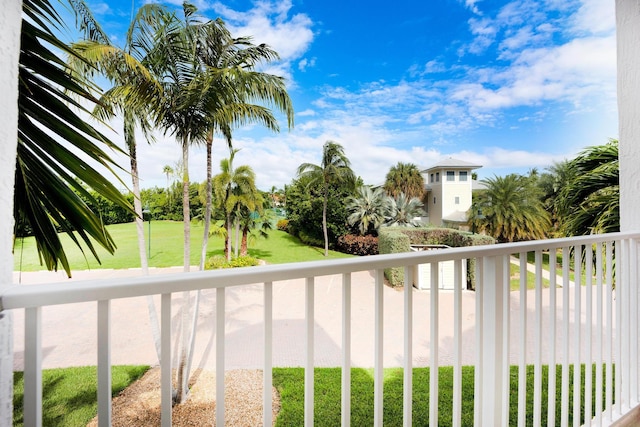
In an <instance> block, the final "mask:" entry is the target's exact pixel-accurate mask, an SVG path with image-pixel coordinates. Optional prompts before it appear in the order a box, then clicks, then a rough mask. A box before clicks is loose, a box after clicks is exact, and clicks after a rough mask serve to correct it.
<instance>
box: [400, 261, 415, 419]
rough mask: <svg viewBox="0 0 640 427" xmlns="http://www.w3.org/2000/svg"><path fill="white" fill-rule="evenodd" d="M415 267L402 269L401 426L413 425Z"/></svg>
mask: <svg viewBox="0 0 640 427" xmlns="http://www.w3.org/2000/svg"><path fill="white" fill-rule="evenodd" d="M414 269H415V266H413V265H409V266H406V267H405V268H404V370H403V375H404V381H403V390H402V395H403V400H404V402H403V404H402V408H403V416H402V425H403V426H405V427H411V425H412V424H413V421H412V418H413V414H412V408H413V281H414V277H413V272H414Z"/></svg>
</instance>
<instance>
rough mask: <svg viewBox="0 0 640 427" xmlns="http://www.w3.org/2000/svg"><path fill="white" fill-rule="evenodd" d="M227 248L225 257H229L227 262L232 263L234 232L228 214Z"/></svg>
mask: <svg viewBox="0 0 640 427" xmlns="http://www.w3.org/2000/svg"><path fill="white" fill-rule="evenodd" d="M226 226H227V246H226V247H225V248H224V249H225V251H226V253H225V255H226V256H227V261H231V236H232V231H231V215H229V214H227V224H226Z"/></svg>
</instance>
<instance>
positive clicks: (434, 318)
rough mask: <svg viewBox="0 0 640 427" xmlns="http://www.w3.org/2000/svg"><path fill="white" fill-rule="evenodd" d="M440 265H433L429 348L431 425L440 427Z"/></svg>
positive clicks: (433, 263)
mask: <svg viewBox="0 0 640 427" xmlns="http://www.w3.org/2000/svg"><path fill="white" fill-rule="evenodd" d="M439 270H440V264H439V263H435V262H432V263H431V283H430V284H431V287H430V291H429V292H430V295H429V300H430V302H431V312H430V314H429V317H430V320H429V324H430V325H431V331H430V339H429V342H430V343H431V344H430V346H429V350H430V352H429V353H430V355H429V425H430V426H437V425H438V412H439V407H438V406H439V405H438V346H439V340H438V317H439V314H438V308H439V307H438V287H439V286H440V276H439V274H438V273H439Z"/></svg>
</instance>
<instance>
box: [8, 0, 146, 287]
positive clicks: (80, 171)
mask: <svg viewBox="0 0 640 427" xmlns="http://www.w3.org/2000/svg"><path fill="white" fill-rule="evenodd" d="M72 6H73V5H72ZM74 10H76V11H77V12H78V13H79V14H78V17H79V22H81V23H83V25H84V24H85V22H86V21H85V20H84V18H83V15H82V13H81V12H82V10H80V8H76V9H74ZM23 11H24V16H25V18H24V19H23V21H22V32H21V36H22V38H21V47H20V59H19V63H20V69H19V88H18V92H19V94H18V114H19V118H18V147H17V158H16V172H15V174H16V175H15V192H14V212H15V214H14V215H15V220H16V221H15V222H16V224H27V225H28V226H29V227H30V228H31V229H32V230H33V234H34V237H35V239H36V245H37V248H38V252H39V253H40V255H41V257H42V258H41V259H42V260H43V262H44V264H45V266H46V267H47V268H48V269H50V270H57V269H58V267H59V266H61V267H62V268H63V269H64V270H65V271H66V273H67V274H68V275H71V267H70V265H69V262H68V260H67V257H66V254H65V251H64V248H63V247H62V243H61V241H60V239H59V237H58V229H61V230H62V231H65V232H66V233H68V235H69V236H70V237H71V239H72V241H73V242H74V243H76V244H77V245H78V246H79V247H80V249H81V250H83V251H84V249H83V248H82V247H81V246H80V241H83V242H84V244H85V245H86V247H87V248H88V250H89V251H90V252H91V253H92V254H93V256H94V257H95V258H96V259H98V260H99V258H98V254H97V252H96V250H95V247H94V244H95V243H97V244H98V245H100V246H102V247H104V248H105V249H106V250H107V251H108V252H110V253H113V252H114V251H115V249H116V246H115V242H114V241H113V239H112V238H111V237H110V235H109V233H108V232H107V230H106V229H105V227H104V224H103V222H102V220H101V219H100V217H99V216H98V214H97V213H95V212H93V211H92V210H91V209H90V208H89V207H88V206H87V204H85V202H84V201H83V200H82V197H84V198H86V199H87V200H90V201H92V202H93V203H95V200H94V198H93V197H92V196H91V193H90V192H89V191H88V190H87V187H90V188H91V189H93V190H95V191H96V192H97V193H98V194H100V195H102V196H104V197H105V198H107V199H109V200H111V201H113V202H114V203H116V204H118V205H120V206H123V207H125V208H126V209H128V210H129V211H133V209H132V207H131V206H130V204H129V203H128V202H127V200H126V198H125V197H124V195H123V194H121V193H120V191H118V189H117V188H116V187H115V185H113V184H112V183H111V180H109V179H107V178H106V177H103V176H101V174H100V173H98V172H97V171H96V170H95V168H93V167H92V166H91V165H90V164H89V162H87V161H85V160H84V159H83V158H82V157H80V156H78V155H77V154H75V153H74V151H73V150H72V149H69V148H68V146H67V145H64V144H62V143H60V142H59V140H58V138H56V137H55V136H53V135H57V136H59V137H60V138H61V139H63V140H66V141H68V142H69V143H71V145H73V146H74V147H75V149H77V150H79V151H81V152H83V153H84V154H85V155H86V156H87V157H88V158H90V159H92V161H95V162H97V163H98V164H100V165H102V166H103V167H105V168H106V169H107V170H109V171H112V172H113V171H114V168H115V167H117V166H115V163H114V162H113V161H112V160H111V159H110V157H109V156H108V155H107V154H106V152H105V151H104V150H103V148H102V146H103V147H105V148H107V149H110V150H115V151H116V152H122V150H121V149H120V148H118V147H117V146H116V145H115V144H113V143H112V142H111V141H109V139H108V138H106V137H105V136H104V135H102V134H101V133H99V132H98V131H96V130H95V129H94V128H93V127H92V126H91V125H89V124H87V123H86V122H84V121H83V120H82V119H80V118H79V117H78V115H77V114H76V113H75V112H74V111H73V110H72V109H71V108H70V107H69V106H70V105H71V106H73V107H74V108H77V109H78V110H80V111H83V112H85V113H89V111H88V109H87V107H85V105H86V104H85V102H84V101H87V102H88V103H96V102H97V101H98V99H97V98H96V97H95V96H93V95H92V94H91V92H90V91H89V90H88V89H87V87H89V86H90V83H89V82H88V81H87V80H86V79H85V78H84V77H83V76H80V75H78V74H74V73H70V72H69V71H70V70H69V68H68V66H67V64H66V63H65V62H64V61H63V60H61V59H60V58H59V56H58V55H56V54H54V53H53V52H52V50H51V49H56V50H58V51H59V52H63V53H65V54H67V55H69V56H74V57H78V58H79V59H80V60H82V58H81V57H80V56H79V55H78V53H77V52H76V51H74V49H73V48H71V47H70V46H68V45H66V44H65V43H63V42H61V41H60V40H59V39H58V38H57V37H56V36H55V35H54V34H53V32H52V31H51V30H50V28H49V27H48V25H51V26H56V27H60V28H64V23H63V21H62V20H61V18H60V17H59V15H58V14H57V13H56V11H55V9H53V8H52V7H51V5H50V4H49V2H48V1H47V0H25V1H24V2H23ZM83 29H84V30H86V31H91V30H92V28H91V27H90V26H87V25H85V26H84V27H83ZM49 46H51V48H50V47H49ZM74 96H77V97H79V98H80V99H82V100H83V101H78V100H76V99H74ZM114 175H115V174H114ZM116 180H118V181H119V179H118V178H116ZM120 183H122V182H121V181H120ZM78 237H79V239H78ZM94 242H95V243H94Z"/></svg>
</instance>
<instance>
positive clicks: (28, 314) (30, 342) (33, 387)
mask: <svg viewBox="0 0 640 427" xmlns="http://www.w3.org/2000/svg"><path fill="white" fill-rule="evenodd" d="M24 323H25V328H24V331H25V334H24V335H25V336H24V377H23V378H24V412H23V414H24V416H23V417H24V425H25V426H30V427H31V426H33V427H41V426H42V307H33V308H27V309H25V313H24Z"/></svg>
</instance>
